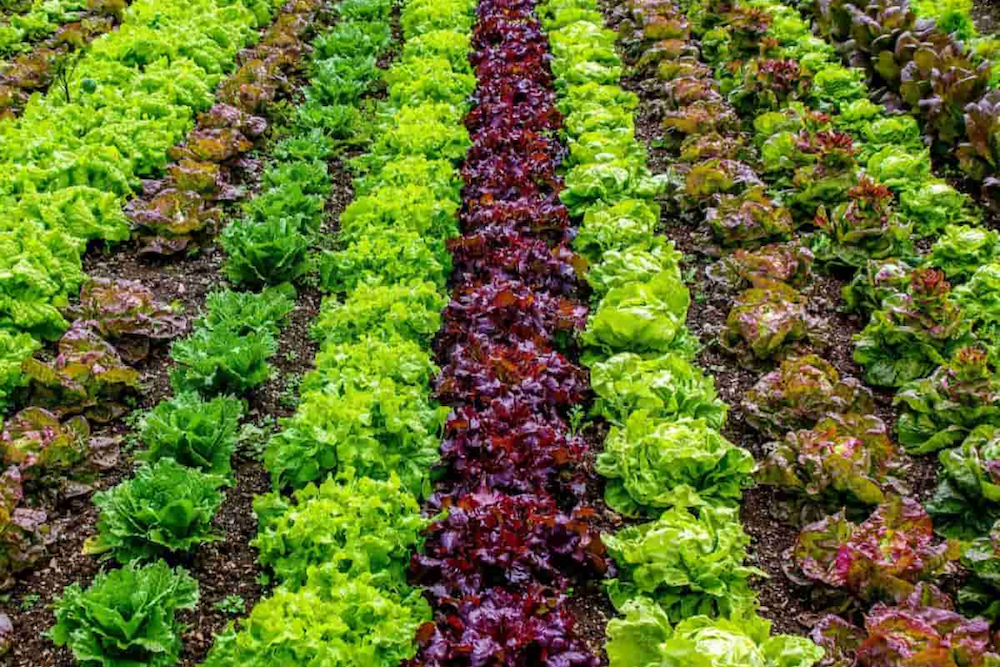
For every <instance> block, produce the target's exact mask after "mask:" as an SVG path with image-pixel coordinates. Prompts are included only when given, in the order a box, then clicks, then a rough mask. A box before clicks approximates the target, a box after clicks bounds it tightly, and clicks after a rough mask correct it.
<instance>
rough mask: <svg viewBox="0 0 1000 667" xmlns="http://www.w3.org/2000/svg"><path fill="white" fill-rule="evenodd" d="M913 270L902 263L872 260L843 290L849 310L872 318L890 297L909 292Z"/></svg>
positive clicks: (860, 268)
mask: <svg viewBox="0 0 1000 667" xmlns="http://www.w3.org/2000/svg"><path fill="white" fill-rule="evenodd" d="M912 272H913V267H912V266H910V265H909V264H907V263H906V262H904V261H902V260H899V259H895V258H892V259H870V260H868V261H867V262H865V264H864V266H861V267H859V270H858V271H857V273H855V274H854V278H852V279H851V282H850V283H848V284H847V285H844V288H843V289H842V290H841V296H842V297H843V298H844V304H845V307H846V310H848V311H857V312H860V313H868V314H870V313H871V312H872V311H875V310H878V309H879V308H880V307H881V306H882V302H883V301H885V299H886V297H888V296H891V295H893V294H900V293H903V292H905V291H906V288H907V286H908V285H909V284H910V274H911V273H912Z"/></svg>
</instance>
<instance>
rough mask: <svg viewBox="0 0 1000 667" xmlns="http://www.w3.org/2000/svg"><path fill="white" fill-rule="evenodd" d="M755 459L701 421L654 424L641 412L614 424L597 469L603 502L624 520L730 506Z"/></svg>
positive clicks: (740, 489)
mask: <svg viewBox="0 0 1000 667" xmlns="http://www.w3.org/2000/svg"><path fill="white" fill-rule="evenodd" d="M753 467H754V462H753V457H752V456H751V455H750V453H749V452H747V451H746V450H744V449H741V448H739V447H736V446H735V445H733V444H732V443H731V442H729V441H728V440H726V439H725V438H724V437H723V436H722V435H721V434H720V433H719V432H718V431H716V430H714V429H712V428H710V427H709V426H708V424H706V423H705V421H704V420H703V419H688V418H682V419H677V420H667V421H664V420H656V419H653V418H651V417H649V416H648V415H647V414H646V413H645V412H643V411H642V410H639V411H636V412H633V413H632V415H631V416H630V417H629V418H628V421H627V422H626V423H625V426H613V427H612V428H611V432H610V433H609V434H608V438H607V440H606V441H605V444H604V451H603V452H602V453H601V454H599V455H598V457H597V463H596V464H595V469H596V470H597V472H598V473H600V474H601V475H603V476H605V477H607V478H609V479H608V483H607V487H606V490H605V496H604V497H605V500H606V501H607V503H608V506H610V507H611V508H612V509H614V510H616V511H618V512H620V513H622V514H625V515H626V516H638V515H640V514H643V513H652V514H656V513H657V512H659V511H661V510H664V509H667V508H670V507H693V508H698V507H703V506H707V505H712V506H715V505H733V504H735V503H736V502H738V501H739V500H740V498H741V497H742V491H743V488H745V487H746V486H748V485H749V484H750V472H751V471H752V470H753Z"/></svg>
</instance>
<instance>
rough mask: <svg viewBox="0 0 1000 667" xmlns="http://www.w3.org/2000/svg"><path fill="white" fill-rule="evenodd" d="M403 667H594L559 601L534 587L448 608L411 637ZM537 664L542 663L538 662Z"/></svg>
mask: <svg viewBox="0 0 1000 667" xmlns="http://www.w3.org/2000/svg"><path fill="white" fill-rule="evenodd" d="M417 643H418V644H419V648H418V650H417V656H416V657H415V658H414V659H413V660H410V661H408V662H407V663H406V667H481V666H483V665H489V666H490V667H538V665H539V664H549V665H559V667H598V665H599V664H600V661H599V660H598V658H597V656H596V655H594V654H593V653H591V652H590V651H589V650H588V649H587V647H586V646H585V645H584V644H583V642H581V641H580V640H579V639H578V638H577V637H576V633H575V632H574V619H573V615H572V614H571V613H570V612H569V610H568V609H567V608H566V604H565V601H564V598H562V597H561V596H555V595H551V594H549V593H546V592H544V591H543V590H541V589H540V588H538V587H527V588H524V589H522V590H521V591H519V592H510V591H506V590H503V589H500V588H491V589H488V590H485V591H483V592H481V593H476V594H473V595H470V596H467V597H464V598H461V599H458V600H454V601H451V602H449V603H448V604H447V605H446V606H445V607H444V608H442V609H441V610H439V611H438V613H437V615H436V618H435V621H434V623H433V624H431V623H428V624H426V625H425V626H423V627H422V628H420V630H419V631H418V632H417ZM540 660H543V661H544V663H540V662H539V661H540Z"/></svg>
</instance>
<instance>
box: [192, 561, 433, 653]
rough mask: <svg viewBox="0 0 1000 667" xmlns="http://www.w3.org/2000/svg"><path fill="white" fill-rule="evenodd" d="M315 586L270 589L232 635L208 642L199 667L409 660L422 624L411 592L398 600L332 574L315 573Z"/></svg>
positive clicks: (423, 612) (424, 616) (426, 612)
mask: <svg viewBox="0 0 1000 667" xmlns="http://www.w3.org/2000/svg"><path fill="white" fill-rule="evenodd" d="M312 578H313V579H315V580H316V583H315V584H310V585H309V586H306V587H304V588H301V589H299V590H297V591H290V590H288V589H286V588H279V589H277V590H276V591H275V592H274V594H273V595H271V597H268V598H265V599H263V600H261V601H260V602H258V603H257V605H256V606H255V607H254V609H253V611H252V612H251V613H250V616H249V618H247V619H246V620H245V621H243V622H242V625H243V628H242V629H241V630H239V631H238V632H237V631H236V630H235V628H233V627H232V626H230V627H229V628H227V630H226V632H225V633H223V634H222V635H220V636H218V637H216V641H215V646H214V647H213V648H212V652H211V653H210V654H209V655H208V658H207V659H206V660H205V662H204V663H202V665H203V667H274V666H275V665H292V664H310V663H311V664H315V665H325V666H327V667H395V666H396V665H399V664H400V663H401V662H403V661H405V660H408V659H409V658H412V657H413V656H414V654H415V653H416V648H417V647H416V645H415V644H414V641H413V638H414V637H415V636H416V632H417V628H419V627H420V626H421V625H422V624H423V623H425V622H427V621H430V619H431V610H430V606H429V605H428V604H427V602H426V601H425V600H424V599H423V598H422V597H421V596H420V594H419V592H417V591H414V592H412V593H410V594H409V595H408V596H407V597H406V598H404V599H402V600H400V599H399V598H398V597H397V596H395V595H393V594H390V593H387V592H385V591H382V590H380V589H379V588H378V586H377V585H375V584H374V583H373V582H372V579H371V577H364V576H362V577H349V576H348V575H345V574H342V573H340V572H338V571H337V570H336V569H335V568H334V567H333V566H324V567H322V568H320V569H317V570H316V571H315V572H314V573H313V576H312Z"/></svg>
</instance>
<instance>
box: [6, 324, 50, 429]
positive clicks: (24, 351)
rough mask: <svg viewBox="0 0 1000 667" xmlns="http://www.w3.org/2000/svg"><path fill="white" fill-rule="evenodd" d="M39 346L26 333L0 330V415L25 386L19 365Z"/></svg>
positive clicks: (39, 345) (39, 344)
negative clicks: (17, 392)
mask: <svg viewBox="0 0 1000 667" xmlns="http://www.w3.org/2000/svg"><path fill="white" fill-rule="evenodd" d="M41 346H42V345H41V343H39V342H38V341H37V340H35V339H34V338H32V337H31V336H30V335H28V334H26V333H16V332H11V331H6V330H4V329H0V414H3V413H5V412H6V411H7V406H8V405H10V402H11V396H12V395H13V393H14V391H15V390H17V389H18V388H19V387H23V386H25V385H26V384H27V381H26V378H25V377H24V375H23V374H22V373H21V363H22V362H23V361H24V360H25V359H27V358H28V357H30V356H31V355H32V354H34V352H35V350H37V349H38V348H40V347H41Z"/></svg>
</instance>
